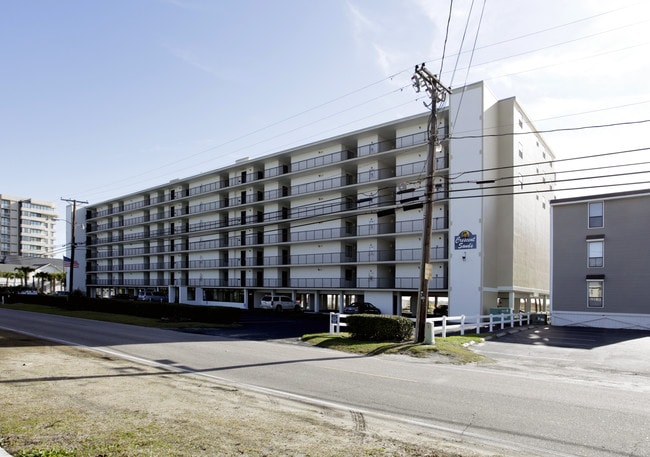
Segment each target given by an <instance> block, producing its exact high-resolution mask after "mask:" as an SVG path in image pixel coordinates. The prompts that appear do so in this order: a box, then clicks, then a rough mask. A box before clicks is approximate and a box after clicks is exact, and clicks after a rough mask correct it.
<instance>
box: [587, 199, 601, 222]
mask: <svg viewBox="0 0 650 457" xmlns="http://www.w3.org/2000/svg"><path fill="white" fill-rule="evenodd" d="M602 226H603V202H594V203H589V228H600V227H602Z"/></svg>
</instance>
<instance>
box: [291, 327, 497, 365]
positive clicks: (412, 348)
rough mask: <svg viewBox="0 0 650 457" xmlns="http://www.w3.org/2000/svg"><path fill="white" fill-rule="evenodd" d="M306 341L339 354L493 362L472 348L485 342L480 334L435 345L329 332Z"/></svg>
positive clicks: (453, 337) (311, 336) (443, 339)
mask: <svg viewBox="0 0 650 457" xmlns="http://www.w3.org/2000/svg"><path fill="white" fill-rule="evenodd" d="M302 341H304V342H306V343H309V344H312V345H314V346H318V347H322V348H328V349H334V350H337V351H344V352H352V353H355V354H366V355H368V356H372V355H378V354H403V355H408V356H411V357H429V356H431V355H433V354H438V355H442V356H445V357H446V358H447V359H448V360H449V361H450V362H451V363H458V364H465V363H478V362H488V361H489V360H490V359H488V358H487V357H484V356H482V355H479V354H476V353H475V352H473V351H472V350H470V349H469V348H468V347H469V346H470V345H472V344H474V343H479V342H481V341H483V337H482V336H479V335H476V334H468V335H463V336H450V337H447V338H436V342H435V344H424V343H413V342H412V341H411V342H409V341H406V342H403V343H394V342H377V341H359V340H354V339H352V338H350V334H349V333H346V332H341V334H340V335H330V334H329V333H312V334H307V335H303V337H302Z"/></svg>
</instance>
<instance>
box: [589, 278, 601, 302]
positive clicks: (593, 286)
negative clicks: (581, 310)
mask: <svg viewBox="0 0 650 457" xmlns="http://www.w3.org/2000/svg"><path fill="white" fill-rule="evenodd" d="M603 284H604V282H603V281H600V280H599V281H593V280H590V281H587V308H602V307H604V303H603Z"/></svg>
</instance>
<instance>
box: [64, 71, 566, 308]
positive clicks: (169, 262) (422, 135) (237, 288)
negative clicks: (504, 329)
mask: <svg viewBox="0 0 650 457" xmlns="http://www.w3.org/2000/svg"><path fill="white" fill-rule="evenodd" d="M448 105H449V106H448V107H446V108H443V109H441V110H440V111H439V114H438V127H439V138H440V140H441V141H440V144H439V145H437V147H436V150H435V154H434V155H435V173H434V187H435V191H434V195H433V199H434V214H433V224H432V225H433V232H432V234H431V237H432V242H431V251H430V259H431V275H430V277H431V279H430V282H429V297H430V303H431V305H432V306H433V305H435V304H447V303H448V304H449V313H450V314H454V315H456V314H465V315H477V314H482V313H487V312H488V311H489V310H490V309H491V308H496V307H499V306H500V307H509V308H511V309H512V308H514V309H517V310H519V309H520V308H522V309H523V308H527V309H530V308H531V307H534V308H536V309H539V308H540V307H544V306H545V305H546V300H547V298H548V294H549V283H550V280H549V269H548V264H549V261H550V253H549V238H550V208H549V206H548V204H547V203H548V198H549V195H551V196H552V191H553V184H552V183H553V181H554V177H553V167H552V161H553V159H554V156H553V154H552V152H551V151H550V149H549V148H548V146H547V145H546V144H545V142H544V140H543V138H542V137H541V136H540V135H539V134H537V133H535V128H534V126H533V125H532V123H531V122H530V120H529V119H528V118H527V116H526V115H525V113H524V111H523V110H522V108H521V107H520V106H519V104H518V103H517V101H516V100H515V98H509V99H505V100H497V99H496V98H495V97H494V96H493V95H492V94H491V93H490V92H489V90H488V89H487V88H486V87H485V85H484V84H483V83H476V84H472V85H469V86H466V87H464V88H462V89H458V90H456V91H454V93H453V94H452V95H451V96H450V99H449V104H448ZM428 121H429V113H425V114H422V115H416V116H412V117H408V118H404V119H398V120H395V121H393V122H389V123H385V124H382V125H378V126H374V127H370V128H366V129H362V130H358V131H354V132H350V133H346V134H343V135H340V136H337V137H334V138H330V139H327V140H323V141H319V142H316V143H311V144H307V145H304V146H300V147H297V148H293V149H289V150H284V151H280V152H277V153H273V154H269V155H266V156H263V157H257V158H251V159H248V158H247V159H242V160H238V161H237V162H235V163H233V164H231V165H229V166H226V167H223V168H220V169H217V170H211V171H208V172H205V173H203V174H199V175H196V176H191V177H188V178H184V179H178V180H174V181H171V182H169V183H166V184H162V185H159V186H155V187H152V188H148V189H144V190H141V191H138V192H135V193H132V194H128V195H122V196H119V197H116V198H113V199H110V200H107V201H104V202H101V203H97V204H92V205H90V206H87V207H85V208H83V209H80V210H78V211H77V220H78V221H79V226H80V227H82V232H81V233H77V239H76V242H77V244H78V245H79V246H82V247H78V248H77V253H76V254H77V257H76V259H77V260H78V261H79V264H80V267H79V268H78V269H77V272H75V278H74V279H75V284H74V288H79V289H82V290H85V291H86V292H87V293H88V294H89V295H91V296H112V295H116V294H129V295H135V294H136V293H137V291H138V290H141V289H152V290H163V291H165V292H167V294H168V297H169V299H170V301H178V302H181V303H188V304H197V305H204V304H212V305H230V306H241V307H248V308H252V307H256V306H259V303H260V301H261V298H262V297H263V296H264V295H267V294H269V293H270V292H273V293H277V294H281V295H286V296H290V297H291V298H292V299H295V300H299V301H301V302H302V304H303V306H304V307H305V309H307V310H312V311H326V310H338V309H340V308H341V307H342V306H344V305H345V304H346V303H348V302H350V301H353V300H364V301H367V302H371V303H373V304H374V305H376V306H377V307H379V308H380V309H381V310H382V312H383V313H388V314H401V313H402V312H406V311H408V310H410V309H411V307H412V306H414V304H415V303H416V302H417V294H418V286H419V278H420V271H419V270H420V259H421V254H422V237H423V236H425V234H424V233H423V207H422V203H423V202H424V200H425V195H424V189H425V187H424V186H425V178H426V176H425V170H426V160H427V156H428V130H429V129H428ZM69 241H71V240H69Z"/></svg>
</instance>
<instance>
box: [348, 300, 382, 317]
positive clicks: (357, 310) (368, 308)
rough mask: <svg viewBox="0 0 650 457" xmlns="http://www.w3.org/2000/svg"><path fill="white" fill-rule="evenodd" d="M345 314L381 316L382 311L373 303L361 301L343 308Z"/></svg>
mask: <svg viewBox="0 0 650 457" xmlns="http://www.w3.org/2000/svg"><path fill="white" fill-rule="evenodd" d="M343 314H381V311H379V308H377V307H376V306H375V305H373V304H372V303H368V302H360V301H359V302H354V303H350V304H349V305H348V306H346V307H345V308H343Z"/></svg>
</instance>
